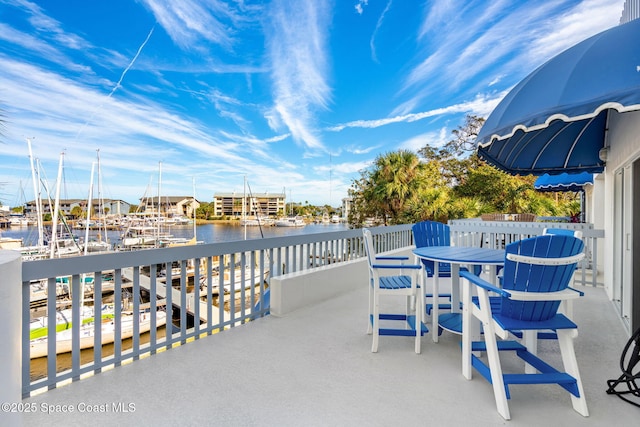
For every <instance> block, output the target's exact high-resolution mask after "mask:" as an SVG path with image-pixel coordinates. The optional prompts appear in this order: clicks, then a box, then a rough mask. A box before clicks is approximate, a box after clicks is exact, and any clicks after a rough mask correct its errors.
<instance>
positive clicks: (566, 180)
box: [533, 172, 593, 191]
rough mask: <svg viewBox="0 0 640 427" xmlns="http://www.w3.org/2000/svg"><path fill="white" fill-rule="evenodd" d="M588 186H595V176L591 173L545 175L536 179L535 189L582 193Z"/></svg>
mask: <svg viewBox="0 0 640 427" xmlns="http://www.w3.org/2000/svg"><path fill="white" fill-rule="evenodd" d="M587 184H593V174H591V173H589V172H582V173H575V174H573V173H561V174H560V175H549V174H544V175H542V176H540V177H538V179H536V182H534V183H533V188H535V189H536V190H538V191H582V190H583V189H584V186H585V185H587Z"/></svg>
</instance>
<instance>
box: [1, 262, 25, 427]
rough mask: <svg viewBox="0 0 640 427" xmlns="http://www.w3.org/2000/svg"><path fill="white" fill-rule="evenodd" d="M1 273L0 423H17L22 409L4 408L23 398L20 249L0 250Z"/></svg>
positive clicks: (20, 418)
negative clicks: (0, 406) (0, 407)
mask: <svg viewBox="0 0 640 427" xmlns="http://www.w3.org/2000/svg"><path fill="white" fill-rule="evenodd" d="M0 277H1V278H2V280H1V281H0V306H1V307H2V310H0V325H2V326H1V327H0V342H1V343H2V345H0V384H2V387H0V402H2V412H1V413H0V420H2V422H0V424H2V425H20V424H21V421H22V416H21V411H15V412H13V411H10V409H11V407H9V408H8V409H9V410H7V408H5V403H7V404H9V405H11V404H15V405H18V404H20V402H21V400H22V391H21V390H22V389H21V378H22V333H21V331H22V326H21V325H22V256H21V255H20V253H19V252H17V251H0ZM28 309H29V307H27V308H26V310H28Z"/></svg>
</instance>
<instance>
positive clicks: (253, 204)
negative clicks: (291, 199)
mask: <svg viewBox="0 0 640 427" xmlns="http://www.w3.org/2000/svg"><path fill="white" fill-rule="evenodd" d="M213 203H214V211H215V216H218V217H220V216H235V217H240V216H242V215H243V213H244V214H246V215H247V216H260V217H264V216H278V215H282V214H284V213H285V212H286V195H285V194H284V193H266V192H265V193H252V194H251V195H245V194H243V193H236V192H233V193H215V194H214V195H213ZM243 203H244V209H243Z"/></svg>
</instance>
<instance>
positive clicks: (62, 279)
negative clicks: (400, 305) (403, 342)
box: [0, 220, 603, 401]
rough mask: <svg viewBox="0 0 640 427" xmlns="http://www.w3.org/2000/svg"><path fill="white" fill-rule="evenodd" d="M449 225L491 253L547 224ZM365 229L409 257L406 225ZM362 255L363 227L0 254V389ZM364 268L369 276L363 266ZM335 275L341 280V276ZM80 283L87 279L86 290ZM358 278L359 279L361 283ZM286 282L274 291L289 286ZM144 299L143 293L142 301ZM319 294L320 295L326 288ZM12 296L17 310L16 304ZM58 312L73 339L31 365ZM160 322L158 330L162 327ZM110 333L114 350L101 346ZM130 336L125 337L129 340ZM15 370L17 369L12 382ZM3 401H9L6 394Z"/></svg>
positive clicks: (256, 302)
mask: <svg viewBox="0 0 640 427" xmlns="http://www.w3.org/2000/svg"><path fill="white" fill-rule="evenodd" d="M450 225H451V230H452V242H454V244H456V245H474V246H479V245H490V246H494V247H495V246H496V245H497V246H502V245H504V244H507V243H509V242H511V241H515V240H517V239H520V238H523V237H529V236H532V235H537V234H541V233H542V230H543V229H544V227H545V226H550V225H549V224H546V225H545V224H544V223H506V222H499V223H492V222H482V221H474V220H464V221H463V220H460V221H451V222H450ZM553 226H554V227H558V226H563V227H570V228H580V229H582V231H583V233H584V236H585V240H586V242H587V245H586V246H587V248H588V250H589V251H590V253H592V254H593V259H596V258H597V239H598V238H600V237H603V233H602V231H599V230H593V227H591V226H589V225H586V224H553ZM372 231H373V234H374V240H375V245H376V250H377V252H388V251H394V250H400V249H404V250H405V251H406V250H407V249H410V247H411V246H412V245H413V237H412V234H411V225H410V224H408V225H400V226H392V227H378V228H375V229H372ZM364 255H365V254H364V248H363V246H362V232H361V230H347V231H341V232H332V233H320V234H308V235H299V236H292V237H282V238H268V239H262V240H250V241H239V242H229V243H215V244H206V245H194V246H183V247H175V248H167V249H154V250H144V251H137V252H120V253H113V254H105V255H101V254H97V255H90V256H85V257H76V258H63V259H52V260H40V261H28V262H22V263H20V262H19V260H18V262H16V261H15V260H5V259H4V258H0V261H1V262H0V268H1V269H2V273H3V274H2V277H3V281H4V282H5V283H3V285H4V286H3V287H6V289H9V290H12V292H13V294H11V293H9V294H6V296H5V294H0V298H5V299H6V300H5V301H2V303H3V304H4V305H6V306H10V308H11V309H7V310H5V311H4V312H3V313H2V314H0V316H1V317H0V321H2V323H3V325H5V328H7V327H9V326H10V325H11V324H12V323H11V322H14V323H13V324H14V325H18V326H17V327H16V328H14V329H18V330H21V332H18V333H15V330H13V331H11V330H10V331H8V332H9V333H8V338H7V341H6V342H8V343H9V344H10V345H8V346H6V347H4V349H3V350H2V352H3V353H2V354H0V356H2V359H3V360H4V359H7V360H9V361H10V362H11V363H7V364H6V365H5V366H3V367H2V368H0V378H1V379H2V380H3V384H6V385H7V388H5V389H4V390H5V392H6V393H9V394H11V393H12V390H14V391H16V390H17V394H18V396H20V395H21V396H22V397H23V398H24V397H27V396H29V395H31V394H33V393H34V392H36V391H41V390H47V389H53V388H56V387H57V386H58V385H60V384H61V383H64V382H69V381H78V380H80V378H81V377H83V376H85V375H87V374H95V373H99V372H101V371H102V370H104V369H107V368H110V367H115V366H119V365H121V364H123V363H129V362H133V361H136V360H138V359H139V358H141V357H145V356H146V355H150V354H154V353H157V352H160V351H165V350H167V349H170V348H172V347H174V346H178V345H184V344H187V343H188V342H190V341H192V340H197V339H199V338H201V337H203V336H206V335H211V334H214V333H218V332H221V331H223V330H225V329H227V328H234V327H238V326H240V325H242V324H244V323H246V322H249V321H250V320H252V319H254V318H256V317H260V316H264V315H265V314H266V313H267V312H268V311H269V305H268V301H267V300H266V298H265V296H266V295H267V292H268V290H269V289H270V285H271V281H272V278H278V280H277V282H282V283H284V282H285V279H284V278H285V277H286V278H287V279H286V280H288V282H287V286H288V285H290V284H291V283H292V282H294V281H295V280H300V281H301V282H302V281H304V280H303V277H304V276H306V275H307V274H306V273H305V272H306V271H309V273H312V272H316V271H320V270H327V269H328V268H329V267H330V266H334V267H335V268H337V269H339V268H342V267H341V264H342V263H345V264H344V265H345V266H346V265H347V264H351V265H352V264H353V261H354V260H357V259H361V258H363V257H364ZM5 261H6V262H5ZM595 265H596V264H595V263H591V265H586V264H585V265H584V266H583V276H582V277H583V283H584V277H585V275H584V270H585V269H587V268H592V269H594V270H595ZM5 270H6V271H5ZM17 270H18V271H17ZM358 271H359V270H358ZM362 271H363V274H365V275H366V273H365V272H364V271H366V270H362ZM162 272H164V274H162ZM593 273H594V274H593V277H594V281H595V277H596V274H595V272H593ZM332 274H334V275H336V274H337V277H340V274H341V273H340V272H339V271H338V272H337V273H336V272H333V273H332ZM87 277H89V278H92V282H91V283H90V285H89V286H87V285H86V283H88V282H87ZM298 277H299V278H298ZM322 277H326V276H322ZM323 280H324V279H321V280H315V281H313V282H312V286H317V287H320V286H324V285H323ZM345 280H346V279H345ZM20 282H21V284H22V286H21V289H22V291H21V292H22V294H21V296H19V295H18V294H16V292H15V291H16V289H20ZM307 282H309V281H307ZM365 282H366V279H363V282H362V283H365ZM41 283H42V284H43V289H42V291H43V292H44V291H46V297H45V298H43V299H39V298H37V295H34V292H33V291H34V288H38V286H39V285H40V284H41ZM167 283H172V286H167V285H166V284H167ZM245 283H249V286H245ZM309 283H311V282H309ZM594 283H595V282H594ZM83 284H85V285H83ZM287 286H283V287H281V288H280V290H279V292H281V293H282V292H287V289H291V287H289V288H287ZM332 286H334V287H335V286H340V284H339V283H338V284H337V285H336V284H332ZM83 288H84V291H85V292H83ZM87 288H89V291H87ZM36 293H37V292H36ZM93 295H99V296H100V301H101V302H102V304H95V307H94V310H93V311H92V313H91V315H90V317H92V318H93V319H104V322H103V321H98V322H87V320H86V314H85V310H83V309H81V307H83V305H86V299H92V298H93ZM141 295H144V297H145V298H144V300H142V301H141V300H140V298H139V297H140V296H141ZM322 297H323V298H326V297H327V292H324V294H323V295H322ZM83 299H85V301H84V302H85V304H83ZM16 300H20V301H21V304H19V305H18V304H16ZM121 301H122V303H115V302H121ZM214 302H215V304H214ZM39 304H41V305H39ZM91 305H93V304H91ZM19 306H22V309H20V308H19ZM16 307H18V308H17V309H15V310H14V308H16ZM223 307H226V308H227V309H226V310H225V309H223ZM65 309H66V310H67V311H66V312H70V317H67V319H68V320H69V324H68V325H65V326H64V327H67V326H68V330H69V331H70V332H66V333H67V334H69V336H70V337H71V338H70V351H69V352H67V353H65V354H64V355H62V354H58V353H60V351H59V350H60V349H59V347H61V346H62V343H61V342H60V340H48V341H47V342H46V344H45V347H46V353H47V354H48V355H52V356H47V357H41V358H39V359H37V360H36V359H32V358H31V352H32V351H33V346H32V344H33V342H32V340H31V338H32V337H31V334H32V329H31V323H32V320H33V318H34V312H36V311H38V310H40V312H41V313H43V314H44V315H45V318H46V326H45V327H44V328H45V330H46V335H47V336H55V335H56V330H57V329H59V328H61V326H59V324H60V322H59V321H58V319H57V317H58V316H57V314H58V313H59V312H61V311H63V310H65ZM157 311H160V312H162V313H165V314H164V318H163V317H162V315H160V316H158V315H152V314H154V313H156V312H157ZM16 318H17V320H16ZM63 322H64V321H63ZM83 322H85V325H83ZM144 322H147V323H144ZM103 323H107V325H106V326H105V325H104V324H103ZM162 323H165V326H164V328H159V326H161V324H162ZM86 324H89V325H90V326H89V327H87V326H86ZM19 325H22V326H21V327H20V326H19ZM64 327H62V328H64ZM145 327H146V328H148V330H149V332H148V333H146V334H145V335H144V336H142V338H141V334H140V332H141V331H143V330H144V329H145ZM87 331H88V332H87ZM85 334H86V335H88V337H89V340H91V341H92V343H91V349H89V350H82V349H81V347H82V346H81V344H82V342H83V339H84V338H83V337H84V335H85ZM111 334H113V339H112V344H110V345H109V346H104V347H103V346H102V345H99V344H101V343H102V342H103V338H109V335H111ZM129 335H130V336H131V338H126V337H127V336H129ZM13 344H15V346H14V345H13ZM96 344H98V345H96ZM16 346H17V347H18V348H20V349H21V353H22V357H19V356H17V355H16V354H17V353H16V352H15V351H13V350H12V348H15V347H16ZM18 353H19V352H18ZM38 366H39V367H38ZM35 371H38V372H37V373H34V372H35ZM15 372H20V374H18V376H19V378H17V379H16V374H15ZM7 390H8V391H7ZM2 397H3V398H5V400H6V401H11V400H12V399H11V398H10V396H9V395H7V396H5V395H3V396H2ZM13 400H14V399H13Z"/></svg>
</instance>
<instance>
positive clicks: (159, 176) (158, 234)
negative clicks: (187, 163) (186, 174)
mask: <svg viewBox="0 0 640 427" xmlns="http://www.w3.org/2000/svg"><path fill="white" fill-rule="evenodd" d="M161 190H162V162H161V161H160V162H158V213H157V221H156V225H157V227H156V232H157V236H156V245H157V243H158V239H160V217H161V215H160V194H161Z"/></svg>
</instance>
